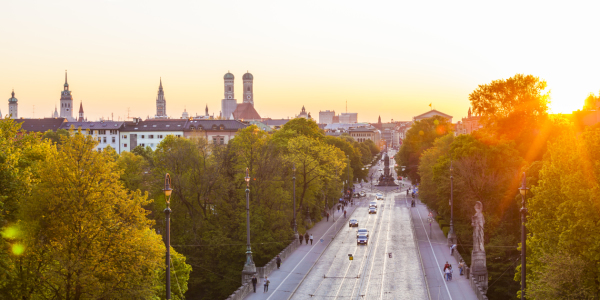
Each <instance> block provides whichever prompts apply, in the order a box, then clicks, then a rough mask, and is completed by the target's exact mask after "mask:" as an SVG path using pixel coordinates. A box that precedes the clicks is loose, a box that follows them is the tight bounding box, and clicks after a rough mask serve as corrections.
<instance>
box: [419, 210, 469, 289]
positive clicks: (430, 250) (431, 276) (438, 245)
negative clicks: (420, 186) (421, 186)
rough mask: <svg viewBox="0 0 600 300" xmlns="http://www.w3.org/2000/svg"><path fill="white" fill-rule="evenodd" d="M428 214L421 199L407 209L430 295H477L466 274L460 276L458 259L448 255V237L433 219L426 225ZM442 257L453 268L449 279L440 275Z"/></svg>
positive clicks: (442, 262) (442, 265)
mask: <svg viewBox="0 0 600 300" xmlns="http://www.w3.org/2000/svg"><path fill="white" fill-rule="evenodd" d="M428 214H429V210H428V209H427V206H426V205H425V204H422V203H421V201H417V205H416V207H413V208H412V209H411V215H412V218H413V220H414V224H415V230H416V234H417V239H418V241H419V249H420V251H421V257H422V259H423V266H424V268H425V276H426V278H427V282H428V286H429V291H430V294H431V298H432V299H447V300H453V299H477V295H476V294H475V292H474V291H473V289H472V288H471V283H470V281H469V280H468V279H467V278H466V275H463V276H460V272H459V269H458V262H457V261H456V259H455V258H454V257H453V256H451V255H450V247H449V246H448V239H447V238H446V237H445V236H444V233H443V232H442V229H440V226H439V225H438V224H437V222H435V220H433V223H432V224H431V228H430V226H429V222H428V221H427V216H428ZM446 261H447V262H448V263H450V264H451V265H452V269H453V270H454V273H453V274H452V280H451V281H446V280H445V279H444V277H443V275H442V269H443V267H444V264H445V263H446Z"/></svg>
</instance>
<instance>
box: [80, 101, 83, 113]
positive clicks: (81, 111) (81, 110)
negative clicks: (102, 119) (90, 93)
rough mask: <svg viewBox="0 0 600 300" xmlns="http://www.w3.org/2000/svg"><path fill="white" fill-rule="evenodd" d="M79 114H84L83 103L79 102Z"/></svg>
mask: <svg viewBox="0 0 600 300" xmlns="http://www.w3.org/2000/svg"><path fill="white" fill-rule="evenodd" d="M79 113H80V114H82V113H83V101H80V102H79Z"/></svg>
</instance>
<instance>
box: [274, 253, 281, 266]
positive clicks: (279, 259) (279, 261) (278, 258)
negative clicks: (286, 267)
mask: <svg viewBox="0 0 600 300" xmlns="http://www.w3.org/2000/svg"><path fill="white" fill-rule="evenodd" d="M275 262H276V263H277V269H279V266H280V265H281V257H279V254H277V258H276V259H275Z"/></svg>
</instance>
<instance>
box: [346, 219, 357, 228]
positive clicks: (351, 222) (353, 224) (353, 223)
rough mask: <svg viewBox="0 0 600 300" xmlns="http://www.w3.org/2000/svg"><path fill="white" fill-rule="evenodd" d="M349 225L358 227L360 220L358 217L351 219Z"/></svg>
mask: <svg viewBox="0 0 600 300" xmlns="http://www.w3.org/2000/svg"><path fill="white" fill-rule="evenodd" d="M348 226H349V227H358V220H357V219H352V220H350V222H348Z"/></svg>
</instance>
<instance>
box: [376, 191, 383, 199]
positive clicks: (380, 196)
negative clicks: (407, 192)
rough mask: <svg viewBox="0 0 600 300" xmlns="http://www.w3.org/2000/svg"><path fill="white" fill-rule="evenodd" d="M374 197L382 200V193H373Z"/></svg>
mask: <svg viewBox="0 0 600 300" xmlns="http://www.w3.org/2000/svg"><path fill="white" fill-rule="evenodd" d="M375 199H377V200H383V194H381V193H377V194H375Z"/></svg>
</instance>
